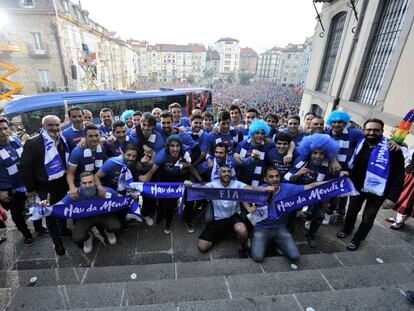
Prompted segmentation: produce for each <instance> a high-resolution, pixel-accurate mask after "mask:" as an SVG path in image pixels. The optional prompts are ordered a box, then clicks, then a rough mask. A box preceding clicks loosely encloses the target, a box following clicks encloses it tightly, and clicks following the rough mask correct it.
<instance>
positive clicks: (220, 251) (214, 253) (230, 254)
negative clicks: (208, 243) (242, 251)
mask: <svg viewBox="0 0 414 311" xmlns="http://www.w3.org/2000/svg"><path fill="white" fill-rule="evenodd" d="M239 246H240V243H239V242H238V241H237V239H236V238H235V237H234V238H233V237H229V238H228V239H226V240H222V241H220V242H219V243H217V244H215V245H213V247H212V248H211V250H210V254H211V257H212V258H213V259H225V258H239V251H238V249H239Z"/></svg>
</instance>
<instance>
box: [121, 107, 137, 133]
mask: <svg viewBox="0 0 414 311" xmlns="http://www.w3.org/2000/svg"><path fill="white" fill-rule="evenodd" d="M133 116H134V110H125V111H124V112H123V113H122V114H121V121H123V122H124V123H125V124H126V126H127V127H128V129H132V128H133V127H134V122H133Z"/></svg>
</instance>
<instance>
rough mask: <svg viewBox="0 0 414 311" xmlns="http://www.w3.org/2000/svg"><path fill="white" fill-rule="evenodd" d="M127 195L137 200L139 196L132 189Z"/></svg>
mask: <svg viewBox="0 0 414 311" xmlns="http://www.w3.org/2000/svg"><path fill="white" fill-rule="evenodd" d="M129 195H130V196H131V198H133V199H134V200H138V198H139V193H137V192H135V191H132V192H130V193H129Z"/></svg>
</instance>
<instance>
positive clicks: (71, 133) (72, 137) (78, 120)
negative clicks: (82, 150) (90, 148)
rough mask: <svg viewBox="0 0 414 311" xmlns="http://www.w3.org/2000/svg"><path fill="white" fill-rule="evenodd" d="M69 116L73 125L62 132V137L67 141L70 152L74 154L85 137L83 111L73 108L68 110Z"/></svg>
mask: <svg viewBox="0 0 414 311" xmlns="http://www.w3.org/2000/svg"><path fill="white" fill-rule="evenodd" d="M68 116H69V119H70V122H71V123H72V125H71V126H70V127H68V128H67V129H65V130H64V131H62V135H63V136H64V137H65V139H66V143H67V144H68V147H69V152H72V150H73V149H74V148H75V146H76V145H77V144H78V143H79V142H80V141H81V139H82V138H83V137H84V136H85V126H84V124H83V121H84V118H83V111H82V109H80V108H79V107H76V106H72V107H70V108H69V109H68Z"/></svg>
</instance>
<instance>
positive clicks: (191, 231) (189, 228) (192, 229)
mask: <svg viewBox="0 0 414 311" xmlns="http://www.w3.org/2000/svg"><path fill="white" fill-rule="evenodd" d="M184 224H185V227H186V228H187V232H188V233H194V231H195V230H194V227H193V225H192V224H191V223H186V222H185V223H184Z"/></svg>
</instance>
